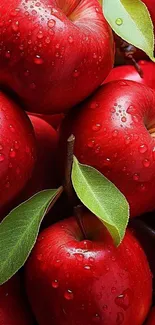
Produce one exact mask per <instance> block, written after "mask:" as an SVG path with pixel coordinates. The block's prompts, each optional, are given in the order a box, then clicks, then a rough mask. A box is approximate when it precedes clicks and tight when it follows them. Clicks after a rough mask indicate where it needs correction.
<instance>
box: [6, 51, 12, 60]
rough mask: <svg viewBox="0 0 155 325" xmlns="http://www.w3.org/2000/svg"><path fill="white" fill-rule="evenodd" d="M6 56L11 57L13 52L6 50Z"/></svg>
mask: <svg viewBox="0 0 155 325" xmlns="http://www.w3.org/2000/svg"><path fill="white" fill-rule="evenodd" d="M5 57H6V58H7V59H10V57H11V53H10V51H6V53H5Z"/></svg>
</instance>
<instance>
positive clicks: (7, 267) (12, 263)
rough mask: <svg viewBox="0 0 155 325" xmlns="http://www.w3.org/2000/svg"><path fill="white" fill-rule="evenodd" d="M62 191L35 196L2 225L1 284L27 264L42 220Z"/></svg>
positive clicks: (60, 189) (20, 206) (0, 246)
mask: <svg viewBox="0 0 155 325" xmlns="http://www.w3.org/2000/svg"><path fill="white" fill-rule="evenodd" d="M62 191H63V189H62V187H60V188H59V189H56V190H45V191H42V192H39V193H37V194H35V195H34V196H33V197H32V198H30V199H29V200H27V201H26V202H24V203H22V204H20V205H19V206H18V207H17V208H15V209H14V210H12V211H11V212H10V213H9V214H8V216H7V217H6V218H5V219H4V220H3V221H2V222H1V223H0V285H1V284H3V283H4V282H6V281H7V280H9V279H10V278H11V277H12V276H13V275H14V274H15V273H16V272H17V271H18V270H19V269H20V268H21V267H22V266H23V265H24V263H25V261H26V260H27V258H28V256H29V254H30V252H31V250H32V248H33V246H34V244H35V242H36V239H37V236H38V232H39V228H40V224H41V221H42V220H43V217H44V216H45V214H46V212H47V210H48V209H49V208H50V207H51V206H52V205H53V204H54V203H55V201H56V199H57V198H58V197H59V196H60V195H61V193H62Z"/></svg>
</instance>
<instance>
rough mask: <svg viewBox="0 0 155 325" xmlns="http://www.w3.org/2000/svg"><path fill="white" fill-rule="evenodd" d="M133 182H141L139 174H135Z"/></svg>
mask: <svg viewBox="0 0 155 325" xmlns="http://www.w3.org/2000/svg"><path fill="white" fill-rule="evenodd" d="M133 180H134V181H138V180H139V174H136V173H135V174H134V175H133Z"/></svg>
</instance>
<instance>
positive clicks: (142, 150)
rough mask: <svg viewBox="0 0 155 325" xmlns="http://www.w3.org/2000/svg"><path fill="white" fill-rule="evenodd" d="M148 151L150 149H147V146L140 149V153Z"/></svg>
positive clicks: (141, 146)
mask: <svg viewBox="0 0 155 325" xmlns="http://www.w3.org/2000/svg"><path fill="white" fill-rule="evenodd" d="M147 150H148V147H147V145H146V144H142V145H140V147H139V152H140V153H145V152H146V151H147Z"/></svg>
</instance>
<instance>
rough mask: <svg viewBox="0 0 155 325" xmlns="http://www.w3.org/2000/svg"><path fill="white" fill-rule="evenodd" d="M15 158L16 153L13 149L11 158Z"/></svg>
mask: <svg viewBox="0 0 155 325" xmlns="http://www.w3.org/2000/svg"><path fill="white" fill-rule="evenodd" d="M15 156H16V152H15V151H14V149H13V148H11V150H10V157H11V158H15Z"/></svg>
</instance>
